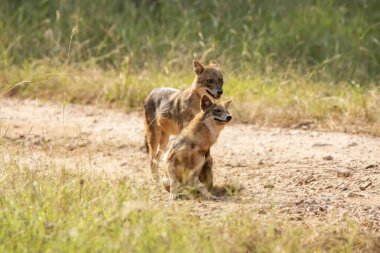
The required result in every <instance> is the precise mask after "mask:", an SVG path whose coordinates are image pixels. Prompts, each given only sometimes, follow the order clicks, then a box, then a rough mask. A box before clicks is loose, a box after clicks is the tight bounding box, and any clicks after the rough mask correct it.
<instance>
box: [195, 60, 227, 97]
mask: <svg viewBox="0 0 380 253" xmlns="http://www.w3.org/2000/svg"><path fill="white" fill-rule="evenodd" d="M193 68H194V73H195V75H196V76H195V80H194V83H193V88H195V90H196V91H197V93H198V94H199V95H200V96H203V95H206V94H207V95H208V96H211V97H212V98H214V99H219V98H220V97H221V96H222V94H223V74H222V71H221V70H220V66H219V64H218V63H217V62H216V61H210V63H209V65H208V66H202V64H200V63H199V62H197V61H195V60H194V61H193Z"/></svg>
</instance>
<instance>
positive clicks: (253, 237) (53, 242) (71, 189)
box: [0, 147, 379, 252]
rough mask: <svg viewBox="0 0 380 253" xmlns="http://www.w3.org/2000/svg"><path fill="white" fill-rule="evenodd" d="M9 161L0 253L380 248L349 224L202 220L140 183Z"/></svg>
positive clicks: (4, 162)
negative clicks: (153, 199) (159, 198)
mask: <svg viewBox="0 0 380 253" xmlns="http://www.w3.org/2000/svg"><path fill="white" fill-rule="evenodd" d="M1 151H2V153H3V154H4V153H7V152H5V149H3V147H2V150H1ZM8 155H9V154H8ZM10 157H11V158H10V160H9V159H7V158H6V157H5V156H2V159H1V162H0V170H1V171H0V173H1V181H0V188H1V195H0V206H1V209H0V214H1V215H0V224H1V226H0V242H1V243H0V251H1V252H152V251H154V252H247V251H249V252H322V251H331V252H352V251H366V252H369V251H373V252H375V251H376V249H377V248H376V247H378V246H379V245H378V244H376V237H375V235H371V234H368V233H363V232H359V230H358V227H357V225H356V224H354V223H352V222H343V223H341V224H340V225H337V226H326V225H324V226H321V227H320V228H314V229H306V228H300V227H297V228H291V227H290V225H289V224H286V223H279V222H272V223H271V224H270V225H265V224H262V223H260V222H258V221H254V220H253V219H252V218H251V217H250V216H249V214H248V213H239V214H236V215H232V216H229V217H225V218H217V219H213V220H209V221H206V220H204V219H201V218H197V217H196V216H194V215H191V214H190V213H189V210H188V209H187V207H186V205H179V206H176V207H175V208H170V207H169V208H165V206H164V205H165V203H166V198H165V200H164V201H159V202H158V203H155V204H154V205H153V203H152V202H150V201H149V198H150V196H151V195H152V191H154V189H152V188H151V187H149V186H147V185H145V186H144V185H139V184H134V183H132V182H131V181H129V180H122V179H120V180H112V179H109V178H105V177H104V176H95V177H94V176H93V175H92V176H90V175H88V174H86V173H82V174H80V176H78V175H77V174H71V173H70V172H69V171H67V170H65V168H64V167H60V166H58V165H55V164H51V163H49V164H45V161H43V160H37V161H35V164H34V165H33V166H32V167H28V165H26V164H25V163H22V162H21V160H20V159H17V157H15V156H12V154H10ZM34 167H36V168H34ZM44 168H46V169H44ZM78 169H79V170H81V168H78ZM172 205H174V203H172Z"/></svg>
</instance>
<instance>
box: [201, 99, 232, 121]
mask: <svg viewBox="0 0 380 253" xmlns="http://www.w3.org/2000/svg"><path fill="white" fill-rule="evenodd" d="M231 104H232V100H228V101H225V102H223V103H222V104H221V105H217V104H214V103H213V102H212V101H211V100H210V98H209V97H208V96H207V95H204V96H202V98H201V110H202V112H203V113H204V115H205V117H208V118H212V119H213V120H214V121H215V123H216V124H218V125H225V124H227V123H228V122H230V121H231V119H232V116H231V115H230V113H229V112H228V108H229V107H230V105H231Z"/></svg>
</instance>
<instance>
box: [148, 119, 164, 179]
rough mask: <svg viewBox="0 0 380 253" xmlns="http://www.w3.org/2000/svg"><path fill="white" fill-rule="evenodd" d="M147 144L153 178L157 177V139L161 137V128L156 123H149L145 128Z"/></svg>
mask: <svg viewBox="0 0 380 253" xmlns="http://www.w3.org/2000/svg"><path fill="white" fill-rule="evenodd" d="M146 137H147V138H146V139H147V144H148V148H149V165H150V170H151V172H152V176H153V179H158V161H157V159H156V157H157V152H158V147H159V141H160V138H161V130H160V129H159V127H158V126H157V124H155V123H153V124H151V125H150V126H149V127H148V129H147V135H146Z"/></svg>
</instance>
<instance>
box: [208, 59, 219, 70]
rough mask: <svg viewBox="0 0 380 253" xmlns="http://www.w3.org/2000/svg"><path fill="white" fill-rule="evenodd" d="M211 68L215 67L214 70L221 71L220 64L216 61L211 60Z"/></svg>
mask: <svg viewBox="0 0 380 253" xmlns="http://www.w3.org/2000/svg"><path fill="white" fill-rule="evenodd" d="M208 65H209V66H210V67H213V68H216V69H220V65H219V63H217V62H216V61H214V60H211V61H210V63H209V64H208Z"/></svg>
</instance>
